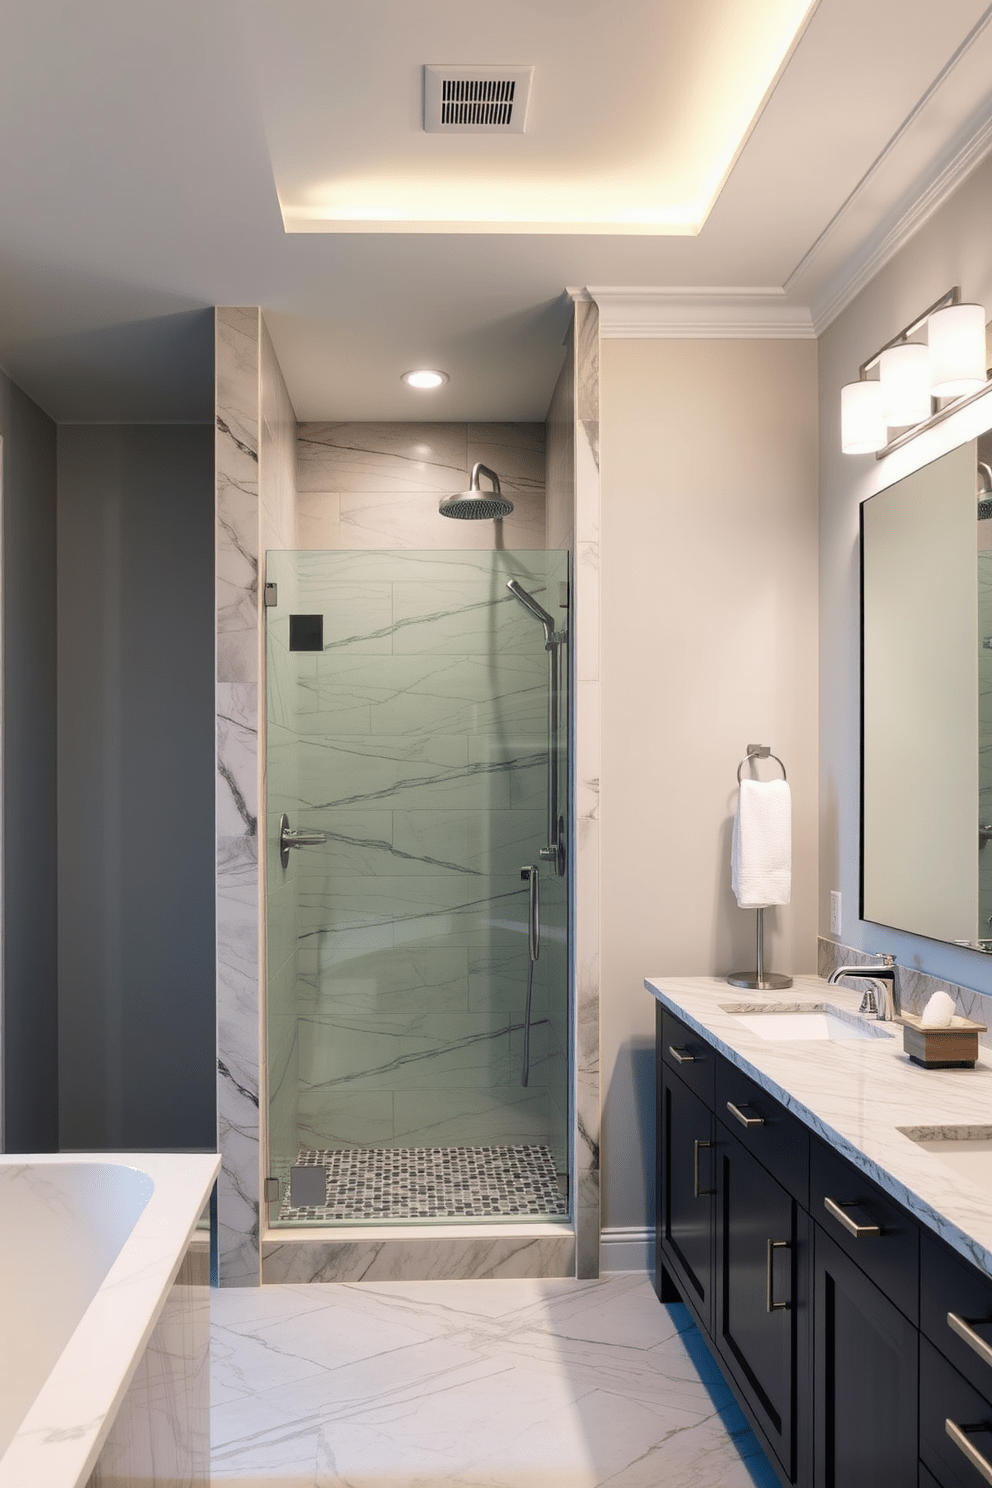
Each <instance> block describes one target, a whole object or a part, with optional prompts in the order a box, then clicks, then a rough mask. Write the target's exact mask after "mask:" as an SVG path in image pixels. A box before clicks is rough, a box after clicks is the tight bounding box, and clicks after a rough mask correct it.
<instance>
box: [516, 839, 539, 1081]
mask: <svg viewBox="0 0 992 1488" xmlns="http://www.w3.org/2000/svg"><path fill="white" fill-rule="evenodd" d="M520 877H521V878H522V879H523V881H524V883H525V884H526V885H527V888H528V910H527V955H528V961H527V1002H526V1005H525V1007H524V1063H523V1069H522V1070H521V1071H520V1083H521V1085H526V1084H527V1081H528V1080H529V1079H530V1005H531V999H532V997H533V995H534V962H535V961H536V960H537V958H538V956H539V955H540V954H541V875H540V873H539V872H538V870H537V867H536V865H535V864H533V863H532V864H531V865H530V867H529V868H521V870H520Z"/></svg>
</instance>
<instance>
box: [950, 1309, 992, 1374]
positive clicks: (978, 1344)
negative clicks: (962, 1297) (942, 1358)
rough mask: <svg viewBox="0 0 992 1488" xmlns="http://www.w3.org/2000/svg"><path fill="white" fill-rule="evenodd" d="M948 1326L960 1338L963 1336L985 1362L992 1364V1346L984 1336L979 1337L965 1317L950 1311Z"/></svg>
mask: <svg viewBox="0 0 992 1488" xmlns="http://www.w3.org/2000/svg"><path fill="white" fill-rule="evenodd" d="M947 1326H948V1327H949V1328H950V1330H951V1332H952V1333H956V1334H957V1335H958V1337H959V1338H963V1339H964V1341H965V1343H966V1344H967V1345H968V1347H969V1348H970V1349H974V1350H975V1353H976V1354H977V1355H978V1357H979V1358H980V1359H981V1361H982V1363H983V1364H992V1348H990V1347H989V1345H988V1344H987V1343H986V1342H985V1339H984V1338H979V1336H978V1334H977V1333H976V1332H975V1330H974V1328H971V1327H969V1325H968V1324H967V1323H966V1322H965V1320H964V1318H963V1317H958V1315H957V1313H956V1312H949V1313H948V1314H947Z"/></svg>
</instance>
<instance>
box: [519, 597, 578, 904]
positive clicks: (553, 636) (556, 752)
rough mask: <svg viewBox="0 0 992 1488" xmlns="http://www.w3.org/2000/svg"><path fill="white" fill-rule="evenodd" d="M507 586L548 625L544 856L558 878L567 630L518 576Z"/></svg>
mask: <svg viewBox="0 0 992 1488" xmlns="http://www.w3.org/2000/svg"><path fill="white" fill-rule="evenodd" d="M506 587H507V589H509V591H510V593H511V594H512V595H513V597H514V598H515V599H519V601H520V603H521V604H522V605H523V606H524V608H525V609H526V610H529V611H530V613H531V614H532V615H533V616H534V618H535V619H537V620H540V622H541V624H542V625H543V626H544V649H545V651H546V652H547V653H548V845H547V847H542V848H541V852H540V856H541V858H542V859H543V860H544V862H546V863H550V864H551V865H552V867H553V869H554V871H555V874H556V876H557V877H558V878H563V877H564V875H565V818H564V817H563V816H562V815H561V814H560V812H559V809H558V772H559V768H560V744H559V734H560V723H561V720H560V718H559V713H560V702H559V694H560V690H561V643H562V641H563V640H565V638H566V635H567V631H564V630H555V622H554V620H553V619H552V618H551V616H550V615H549V614H548V612H547V610H546V609H545V608H544V607H543V605H540V604H538V602H537V600H536V599H535V598H534V596H533V594H528V593H527V590H526V589H525V588H524V587H523V585H522V584H518V582H517V580H516V579H507V581H506Z"/></svg>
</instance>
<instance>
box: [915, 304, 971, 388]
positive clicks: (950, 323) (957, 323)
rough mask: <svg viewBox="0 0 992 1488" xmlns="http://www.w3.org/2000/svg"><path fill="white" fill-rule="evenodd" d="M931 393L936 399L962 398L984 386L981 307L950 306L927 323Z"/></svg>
mask: <svg viewBox="0 0 992 1488" xmlns="http://www.w3.org/2000/svg"><path fill="white" fill-rule="evenodd" d="M927 340H928V341H929V344H930V391H931V392H932V393H933V395H934V397H935V398H963V397H966V396H967V395H968V394H970V393H977V392H979V391H980V390H981V389H982V388H983V387H984V386H985V381H986V379H985V311H984V309H983V308H982V306H981V305H948V306H947V308H946V309H944V310H935V311H934V313H933V315H931V317H930V319H929V321H928V322H927Z"/></svg>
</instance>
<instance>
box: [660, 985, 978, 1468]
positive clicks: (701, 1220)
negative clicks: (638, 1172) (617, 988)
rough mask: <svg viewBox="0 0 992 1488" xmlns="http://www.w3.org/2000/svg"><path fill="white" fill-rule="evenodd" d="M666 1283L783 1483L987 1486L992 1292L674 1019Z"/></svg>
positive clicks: (664, 1101) (663, 1110)
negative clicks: (702, 1338) (693, 1323)
mask: <svg viewBox="0 0 992 1488" xmlns="http://www.w3.org/2000/svg"><path fill="white" fill-rule="evenodd" d="M656 1016H657V1053H658V1057H657V1083H658V1108H657V1110H658V1148H657V1150H658V1167H659V1171H658V1184H657V1195H658V1208H657V1274H656V1287H657V1291H658V1295H659V1296H660V1297H661V1299H662V1301H665V1302H669V1301H676V1300H677V1301H683V1302H685V1303H686V1304H687V1306H688V1307H689V1309H690V1311H691V1312H692V1314H693V1316H694V1318H695V1320H696V1322H697V1324H698V1326H699V1327H700V1329H701V1330H702V1332H703V1333H704V1335H705V1337H706V1340H707V1342H708V1344H709V1347H710V1348H711V1350H712V1352H713V1354H714V1356H715V1358H716V1359H717V1361H718V1363H719V1364H720V1366H721V1369H722V1371H723V1374H724V1376H725V1378H726V1379H727V1381H728V1383H729V1385H730V1387H731V1389H732V1390H733V1392H734V1394H735V1396H736V1398H737V1400H738V1402H739V1404H740V1405H741V1407H742V1408H743V1410H744V1412H745V1414H746V1415H747V1417H748V1420H749V1421H750V1423H751V1425H752V1426H753V1428H754V1430H755V1432H756V1434H757V1435H758V1437H759V1439H760V1440H761V1442H762V1444H763V1446H764V1448H765V1450H766V1453H767V1455H768V1458H769V1461H770V1462H771V1463H772V1466H773V1467H774V1468H775V1471H776V1472H777V1474H778V1476H779V1478H780V1479H781V1481H782V1483H783V1484H790V1485H797V1488H917V1485H919V1488H980V1485H982V1484H985V1485H989V1484H992V1279H990V1278H989V1277H987V1276H986V1275H985V1274H984V1273H983V1272H981V1271H979V1270H978V1269H977V1268H976V1267H973V1266H970V1265H969V1264H968V1263H967V1262H966V1261H965V1260H964V1259H963V1258H962V1257H961V1256H960V1255H958V1254H957V1253H956V1252H954V1251H952V1250H950V1249H949V1247H947V1246H945V1245H944V1244H943V1243H942V1242H941V1241H940V1240H939V1239H937V1237H936V1236H935V1235H933V1234H932V1233H931V1232H930V1231H928V1230H925V1229H923V1227H922V1226H920V1225H918V1224H917V1223H916V1221H915V1220H914V1219H913V1218H912V1217H911V1216H910V1215H909V1214H908V1212H907V1211H906V1210H905V1209H903V1208H902V1207H901V1206H900V1205H899V1204H898V1203H897V1202H896V1201H895V1200H894V1199H893V1198H891V1197H890V1196H889V1195H888V1194H886V1193H884V1192H883V1191H882V1190H881V1189H880V1188H879V1187H878V1186H877V1184H875V1183H873V1182H872V1181H871V1180H870V1179H868V1178H867V1177H866V1176H865V1175H864V1174H863V1173H861V1172H860V1171H859V1169H857V1168H856V1167H855V1166H854V1165H853V1164H852V1163H850V1162H848V1161H847V1160H846V1159H845V1158H843V1157H841V1156H839V1154H838V1153H836V1152H835V1151H834V1150H833V1149H832V1148H831V1147H830V1146H829V1145H828V1144H827V1143H826V1142H825V1141H823V1140H822V1139H821V1138H820V1137H819V1136H817V1135H815V1134H814V1133H813V1132H811V1131H810V1130H809V1128H808V1127H807V1126H805V1124H804V1123H803V1122H802V1121H800V1120H799V1118H798V1117H796V1116H794V1115H793V1114H792V1113H791V1112H790V1111H788V1110H787V1109H786V1108H785V1107H784V1106H783V1105H782V1104H781V1103H780V1102H779V1101H777V1100H776V1099H775V1098H774V1097H773V1096H770V1095H769V1094H768V1093H767V1092H766V1091H765V1090H764V1089H763V1088H762V1087H761V1086H760V1085H758V1084H757V1083H756V1082H755V1081H754V1080H752V1079H750V1077H749V1076H748V1075H747V1074H746V1073H744V1072H743V1071H742V1070H740V1069H738V1068H737V1067H736V1066H735V1065H734V1064H732V1063H731V1062H730V1060H728V1059H725V1058H724V1057H723V1056H722V1055H721V1054H719V1053H718V1052H717V1051H716V1050H715V1049H714V1048H713V1046H712V1045H710V1044H708V1043H707V1041H706V1040H705V1039H703V1038H701V1037H700V1036H699V1034H697V1033H695V1032H694V1031H693V1030H692V1029H690V1028H689V1027H688V1026H687V1025H686V1024H684V1023H683V1022H682V1021H681V1020H680V1019H679V1018H677V1017H676V1016H675V1015H674V1014H673V1013H671V1012H670V1011H669V1010H668V1009H667V1008H665V1007H663V1006H662V1005H661V1004H659V1005H658V1007H657V1014H656Z"/></svg>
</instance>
